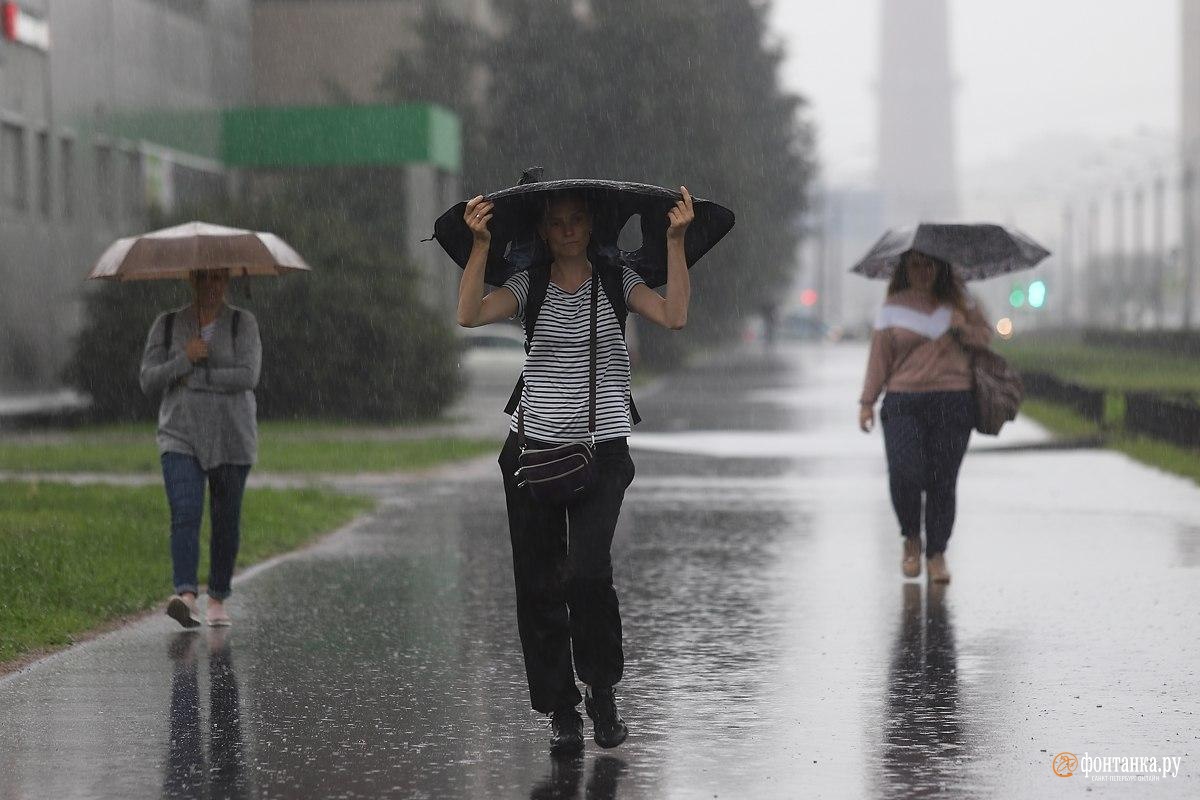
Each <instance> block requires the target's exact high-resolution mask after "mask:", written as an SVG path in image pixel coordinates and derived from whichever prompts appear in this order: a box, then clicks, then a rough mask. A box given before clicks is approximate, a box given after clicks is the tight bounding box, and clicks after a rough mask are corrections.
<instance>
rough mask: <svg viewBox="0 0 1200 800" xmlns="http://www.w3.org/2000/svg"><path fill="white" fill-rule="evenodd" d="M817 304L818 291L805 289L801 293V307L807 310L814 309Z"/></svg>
mask: <svg viewBox="0 0 1200 800" xmlns="http://www.w3.org/2000/svg"><path fill="white" fill-rule="evenodd" d="M816 304H817V290H816V289H805V290H804V291H803V292H801V293H800V305H802V306H804V307H805V308H812V307H813V306H815V305H816Z"/></svg>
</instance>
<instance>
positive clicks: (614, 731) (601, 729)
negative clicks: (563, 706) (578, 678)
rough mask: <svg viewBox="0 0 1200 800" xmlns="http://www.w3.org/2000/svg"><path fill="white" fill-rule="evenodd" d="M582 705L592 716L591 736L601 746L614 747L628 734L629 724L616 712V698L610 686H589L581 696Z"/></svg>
mask: <svg viewBox="0 0 1200 800" xmlns="http://www.w3.org/2000/svg"><path fill="white" fill-rule="evenodd" d="M583 707H584V708H586V709H587V714H588V716H589V717H591V718H592V738H594V739H595V740H596V744H598V745H600V746H601V747H616V746H617V745H619V744H620V743H621V742H623V741H625V737H626V736H628V735H629V726H628V725H626V724H625V720H623V719H621V715H620V714H619V713H617V698H616V695H614V694H613V690H612V687H611V686H609V687H606V688H592V687H591V686H589V687H588V688H587V692H586V694H585V695H584V698H583Z"/></svg>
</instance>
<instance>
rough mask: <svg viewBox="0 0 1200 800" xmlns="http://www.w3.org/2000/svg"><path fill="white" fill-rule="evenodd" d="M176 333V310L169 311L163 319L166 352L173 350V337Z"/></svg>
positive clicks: (163, 342)
mask: <svg viewBox="0 0 1200 800" xmlns="http://www.w3.org/2000/svg"><path fill="white" fill-rule="evenodd" d="M174 335H175V312H174V311H168V312H167V316H166V318H165V319H163V338H162V345H163V350H164V351H165V352H168V353H169V352H170V351H171V337H172V336H174Z"/></svg>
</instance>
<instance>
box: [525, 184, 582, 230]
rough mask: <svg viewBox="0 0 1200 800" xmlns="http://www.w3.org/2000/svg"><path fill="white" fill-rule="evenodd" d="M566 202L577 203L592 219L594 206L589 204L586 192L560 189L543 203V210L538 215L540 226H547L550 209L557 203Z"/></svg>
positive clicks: (550, 193)
mask: <svg viewBox="0 0 1200 800" xmlns="http://www.w3.org/2000/svg"><path fill="white" fill-rule="evenodd" d="M564 200H567V201H575V202H578V203H580V204H582V205H583V210H584V213H586V214H587V215H588V217H589V218H590V217H591V216H592V205H591V203H589V202H588V197H587V195H586V194H585V193H584V192H581V191H579V190H578V189H559V190H558V191H554V192H549V193H547V194H546V197H545V199H544V200H543V201H542V210H541V213H540V214H539V215H538V225H545V224H546V218H547V217H549V216H550V209H551V208H552V207H553V206H554V204H555V203H561V202H563V201H564Z"/></svg>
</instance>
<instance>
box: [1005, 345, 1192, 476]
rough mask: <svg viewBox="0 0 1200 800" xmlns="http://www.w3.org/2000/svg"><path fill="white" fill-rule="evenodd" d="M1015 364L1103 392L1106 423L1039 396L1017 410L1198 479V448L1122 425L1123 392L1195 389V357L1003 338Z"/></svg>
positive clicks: (1066, 433) (1047, 424)
mask: <svg viewBox="0 0 1200 800" xmlns="http://www.w3.org/2000/svg"><path fill="white" fill-rule="evenodd" d="M997 349H998V350H999V351H1000V352H1001V353H1002V354H1003V355H1004V356H1005V358H1008V359H1009V360H1010V361H1011V362H1012V363H1013V364H1014V365H1015V366H1016V367H1017V368H1018V369H1025V370H1040V371H1043V372H1049V373H1052V374H1054V375H1056V376H1058V377H1059V378H1061V379H1063V380H1066V381H1070V382H1072V383H1078V384H1080V385H1082V386H1086V387H1088V388H1093V389H1102V390H1104V391H1105V392H1106V396H1105V404H1104V405H1105V413H1104V420H1105V427H1104V430H1103V431H1101V429H1100V428H1099V427H1097V426H1096V425H1093V424H1092V423H1090V422H1088V421H1087V420H1084V419H1083V418H1082V417H1080V416H1078V415H1077V414H1075V413H1074V412H1073V411H1071V410H1069V409H1067V408H1065V407H1063V406H1058V405H1055V404H1054V403H1050V402H1047V401H1045V400H1041V399H1039V398H1028V399H1027V400H1026V401H1025V402H1024V403H1023V404H1022V405H1021V413H1023V414H1026V415H1028V416H1029V417H1030V418H1031V419H1034V420H1036V421H1037V422H1039V423H1041V424H1042V425H1044V426H1045V427H1046V428H1047V429H1049V430H1050V431H1051V432H1053V433H1055V434H1057V435H1059V436H1064V437H1068V438H1073V437H1080V436H1089V435H1095V434H1099V433H1102V432H1103V433H1104V434H1105V437H1106V441H1107V442H1108V446H1109V447H1111V448H1112V449H1114V450H1118V451H1120V452H1122V453H1125V454H1126V455H1128V456H1130V457H1131V458H1134V459H1136V460H1138V461H1140V462H1142V463H1144V464H1149V465H1150V466H1153V467H1158V468H1159V469H1162V470H1165V471H1167V472H1171V473H1174V474H1176V475H1182V476H1185V477H1188V478H1191V479H1192V480H1194V481H1196V482H1197V483H1200V451H1197V450H1192V449H1189V448H1186V447H1180V446H1178V445H1174V444H1170V443H1168V442H1161V441H1158V440H1156V439H1151V438H1149V437H1145V436H1136V435H1133V434H1130V433H1127V432H1126V431H1125V430H1124V418H1125V396H1124V392H1126V391H1150V392H1162V393H1166V394H1200V360H1197V359H1193V358H1187V357H1184V356H1178V355H1172V354H1170V353H1160V352H1153V351H1146V350H1129V349H1122V348H1111V347H1093V346H1088V345H1082V344H1063V345H1059V344H1047V343H1042V342H1021V343H1015V342H1006V343H1003V344H1002V345H1001V346H1000V347H998V348H997Z"/></svg>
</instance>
